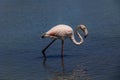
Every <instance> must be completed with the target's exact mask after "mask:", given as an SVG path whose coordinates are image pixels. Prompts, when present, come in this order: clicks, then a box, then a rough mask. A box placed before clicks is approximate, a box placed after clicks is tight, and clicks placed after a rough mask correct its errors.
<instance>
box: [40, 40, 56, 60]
mask: <svg viewBox="0 0 120 80" xmlns="http://www.w3.org/2000/svg"><path fill="white" fill-rule="evenodd" d="M56 40H57V39H54V40H52V42H50V43H49V44H48V45H47V46H46V47H45V48H44V49H43V50H42V53H43V56H44V57H45V58H46V55H45V51H46V49H48V47H49V46H50V45H51V44H52V43H53V42H55V41H56Z"/></svg>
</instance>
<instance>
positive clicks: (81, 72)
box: [43, 51, 91, 80]
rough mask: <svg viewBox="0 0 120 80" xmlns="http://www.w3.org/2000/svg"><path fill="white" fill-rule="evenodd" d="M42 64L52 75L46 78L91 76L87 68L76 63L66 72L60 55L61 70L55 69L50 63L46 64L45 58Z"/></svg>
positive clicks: (67, 79)
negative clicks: (74, 66)
mask: <svg viewBox="0 0 120 80" xmlns="http://www.w3.org/2000/svg"><path fill="white" fill-rule="evenodd" d="M61 52H62V51H61ZM43 66H44V68H45V69H46V70H47V71H48V72H49V73H50V74H52V75H53V76H54V77H52V78H49V79H47V80H91V77H90V76H89V74H88V73H87V69H85V67H84V66H82V65H77V66H76V68H74V69H73V70H72V71H71V72H67V71H66V69H65V64H64V57H61V68H62V70H61V71H55V70H54V68H53V67H52V65H48V64H47V60H46V58H44V60H43Z"/></svg>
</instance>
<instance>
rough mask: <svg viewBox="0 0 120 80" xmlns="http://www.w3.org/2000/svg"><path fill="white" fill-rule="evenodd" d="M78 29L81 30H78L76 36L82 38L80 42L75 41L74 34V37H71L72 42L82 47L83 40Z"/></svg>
mask: <svg viewBox="0 0 120 80" xmlns="http://www.w3.org/2000/svg"><path fill="white" fill-rule="evenodd" d="M78 29H79V27H77V28H76V30H75V33H76V34H77V35H78V37H79V38H80V41H76V40H75V36H74V33H73V35H72V36H71V40H72V42H73V43H74V44H75V45H81V44H82V43H83V38H82V36H81V35H80V34H79V32H78Z"/></svg>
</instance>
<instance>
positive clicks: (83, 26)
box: [79, 25, 88, 38]
mask: <svg viewBox="0 0 120 80" xmlns="http://www.w3.org/2000/svg"><path fill="white" fill-rule="evenodd" d="M79 26H80V29H81V30H82V31H83V32H84V34H85V36H84V37H85V38H86V37H87V36H88V30H87V27H86V26H85V25H79Z"/></svg>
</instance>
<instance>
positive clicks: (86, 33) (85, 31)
mask: <svg viewBox="0 0 120 80" xmlns="http://www.w3.org/2000/svg"><path fill="white" fill-rule="evenodd" d="M84 33H85V36H84V38H86V37H87V36H88V30H87V28H86V29H84Z"/></svg>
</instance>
